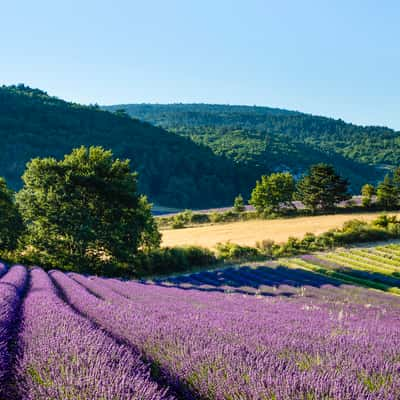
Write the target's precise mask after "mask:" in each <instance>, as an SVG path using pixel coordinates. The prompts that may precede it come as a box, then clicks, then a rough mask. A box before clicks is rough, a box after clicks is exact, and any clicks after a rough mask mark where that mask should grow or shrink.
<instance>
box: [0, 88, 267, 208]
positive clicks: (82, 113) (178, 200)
mask: <svg viewBox="0 0 400 400" xmlns="http://www.w3.org/2000/svg"><path fill="white" fill-rule="evenodd" d="M0 143H1V149H2V152H1V157H0V176H4V177H5V179H6V180H7V182H8V184H9V185H10V187H12V188H13V189H14V190H17V189H19V188H20V187H21V185H22V181H21V175H22V173H23V171H24V170H25V165H26V163H27V162H28V161H29V160H30V159H31V158H33V157H48V156H52V157H56V158H58V159H59V158H62V157H63V156H64V155H65V154H67V153H70V152H71V150H72V149H73V148H76V147H79V146H81V145H85V146H91V145H94V146H96V145H97V146H103V147H104V148H108V149H111V150H112V151H113V153H114V155H115V156H116V157H119V158H122V159H125V158H128V159H130V160H131V166H132V168H133V170H135V171H137V172H138V173H139V190H140V191H141V192H143V193H145V194H146V195H148V197H149V199H150V201H152V202H154V203H157V204H160V205H163V206H172V207H178V208H188V207H191V208H199V207H212V206H220V205H225V204H230V203H231V202H232V199H233V198H234V196H236V195H237V193H239V192H242V193H249V191H250V189H251V187H252V186H253V185H254V182H255V180H256V179H257V178H258V177H259V176H260V175H261V173H262V171H261V169H259V170H257V169H252V168H249V167H246V166H240V165H238V164H237V163H235V162H234V161H233V160H230V159H227V158H225V157H224V156H220V155H216V154H214V153H213V152H212V151H211V150H210V149H209V148H208V147H206V146H202V145H200V144H196V143H194V142H193V141H191V140H190V139H189V138H185V137H182V136H179V135H177V134H175V133H172V132H167V131H166V130H164V129H162V128H157V127H154V126H152V125H150V124H149V123H147V122H141V121H139V120H137V119H132V118H130V117H128V116H127V115H124V114H123V113H110V112H107V111H103V110H101V109H100V108H99V107H98V106H97V105H94V106H82V105H79V104H74V103H69V102H65V101H63V100H60V99H58V98H56V97H51V96H49V95H48V94H47V93H45V92H43V91H41V90H38V89H31V88H29V87H26V86H24V85H18V86H8V87H5V86H3V87H0Z"/></svg>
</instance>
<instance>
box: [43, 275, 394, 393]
mask: <svg viewBox="0 0 400 400" xmlns="http://www.w3.org/2000/svg"><path fill="white" fill-rule="evenodd" d="M272 272H273V271H271V273H272ZM238 273H240V271H238ZM288 273H290V271H288ZM51 275H52V278H53V279H54V280H55V281H56V282H57V284H58V285H59V286H60V287H61V288H62V290H63V292H64V293H65V294H66V297H67V299H68V300H69V302H71V303H72V304H73V305H74V307H76V308H77V309H79V310H80V311H81V312H82V313H84V314H85V315H87V316H88V317H90V318H91V319H92V320H94V321H96V323H97V324H99V325H101V326H103V327H104V328H105V329H107V331H109V332H111V333H112V334H113V335H114V336H115V337H119V338H121V339H124V340H125V341H127V342H128V343H130V344H131V345H133V346H135V347H136V348H137V349H138V351H140V352H142V353H143V354H145V355H146V358H147V359H149V360H151V361H152V362H153V363H154V364H155V365H157V367H158V372H159V374H160V375H161V376H162V378H163V379H164V380H166V381H167V382H168V383H169V384H170V385H171V386H172V387H174V388H175V389H176V390H177V391H178V392H180V393H181V394H183V395H184V397H185V398H202V399H204V398H205V399H396V398H399V396H400V374H399V368H400V346H399V345H400V330H399V328H400V303H399V300H398V299H397V298H395V297H391V296H388V295H385V294H380V293H374V292H369V291H367V290H365V289H361V288H354V287H349V286H347V287H343V288H342V287H338V286H334V285H331V284H323V283H322V282H321V284H320V285H319V288H316V287H315V286H313V285H305V287H304V290H303V291H298V289H296V288H295V291H296V294H295V295H293V296H291V297H288V298H286V297H283V296H246V297H243V295H237V294H233V295H232V294H231V295H226V294H221V293H212V292H207V291H198V290H182V289H180V288H165V287H162V286H159V285H144V284H139V283H135V282H124V283H122V282H120V281H117V280H105V279H101V278H86V277H83V276H80V275H76V274H70V276H66V275H64V274H62V273H60V272H54V273H52V274H51ZM210 286H211V285H210ZM287 286H288V287H290V285H287ZM85 288H87V289H88V290H89V291H90V292H91V293H94V294H95V295H96V296H97V297H95V296H92V297H91V300H90V301H88V299H87V294H86V297H84V293H87V292H85ZM280 289H281V288H278V289H277V290H280ZM285 290H286V289H285ZM303 293H310V295H309V296H306V295H303ZM82 299H84V300H82Z"/></svg>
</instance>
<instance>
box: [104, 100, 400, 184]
mask: <svg viewBox="0 0 400 400" xmlns="http://www.w3.org/2000/svg"><path fill="white" fill-rule="evenodd" d="M105 109H107V110H111V111H113V110H114V111H115V110H118V109H124V110H126V112H127V113H129V114H130V115H131V116H133V117H136V118H139V119H141V120H144V121H148V122H150V123H152V124H155V125H158V126H162V127H163V128H165V129H167V130H169V131H172V132H176V133H178V134H180V135H181V136H184V137H190V138H191V139H192V140H193V141H194V142H196V143H199V144H203V145H206V146H208V147H210V148H211V149H212V151H213V152H214V154H217V155H223V156H225V157H227V158H229V159H231V160H234V161H235V162H237V163H243V164H245V165H248V166H252V167H256V168H261V169H263V170H265V171H273V170H285V169H289V170H291V171H292V172H293V173H295V174H300V173H302V172H303V171H304V170H305V169H306V168H307V167H308V166H309V165H310V164H313V163H316V162H320V161H325V162H328V163H331V164H334V165H335V167H336V168H337V169H338V170H339V171H340V172H341V173H342V174H343V175H344V176H346V177H348V178H349V179H350V181H351V184H352V188H353V190H354V191H358V190H359V188H360V186H361V185H362V184H363V183H365V182H374V181H376V180H377V179H380V178H381V177H382V175H383V171H382V168H384V169H385V168H390V167H393V166H396V165H399V164H400V147H399V144H400V133H399V132H396V131H394V130H392V129H389V128H385V127H375V126H369V127H363V126H357V125H354V124H349V123H346V122H344V121H342V120H335V119H332V118H326V117H320V116H314V115H309V114H304V113H300V112H297V111H288V110H282V109H276V108H269V107H257V106H254V107H251V106H230V105H211V104H170V105H162V104H122V105H115V106H109V107H105Z"/></svg>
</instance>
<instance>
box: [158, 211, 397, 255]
mask: <svg viewBox="0 0 400 400" xmlns="http://www.w3.org/2000/svg"><path fill="white" fill-rule="evenodd" d="M378 215H379V213H353V214H351V215H349V214H346V213H343V214H335V215H322V216H312V217H297V218H289V219H288V218H280V219H272V220H251V221H241V222H232V223H226V224H221V223H220V224H215V225H207V226H199V227H193V228H184V229H167V230H162V235H163V237H162V245H163V246H176V245H185V244H186V245H199V246H204V247H208V248H212V247H214V246H215V245H216V244H217V243H219V242H226V241H232V242H233V243H238V244H240V245H247V246H254V245H255V243H256V242H257V241H260V240H264V239H272V240H274V241H276V242H283V241H285V240H287V239H288V238H289V237H298V238H301V237H303V236H304V234H305V233H307V232H312V233H315V234H320V233H323V232H326V231H327V230H329V229H332V228H338V227H340V226H341V225H342V224H343V223H344V222H346V221H348V220H349V219H354V218H358V219H362V220H365V221H372V220H374V219H375V218H376V217H377V216H378ZM396 215H399V214H396Z"/></svg>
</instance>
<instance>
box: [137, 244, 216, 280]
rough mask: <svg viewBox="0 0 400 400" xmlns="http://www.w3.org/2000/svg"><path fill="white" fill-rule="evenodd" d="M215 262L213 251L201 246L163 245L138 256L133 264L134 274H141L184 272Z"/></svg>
mask: <svg viewBox="0 0 400 400" xmlns="http://www.w3.org/2000/svg"><path fill="white" fill-rule="evenodd" d="M216 262H217V258H216V257H215V255H214V253H213V252H212V251H210V250H209V249H206V248H203V247H198V246H184V247H164V248H160V249H156V250H154V251H151V252H149V253H148V254H146V255H145V256H143V257H140V258H139V259H138V260H137V262H136V263H135V264H134V274H135V275H136V276H141V275H149V274H156V275H163V274H170V273H174V272H184V271H187V270H190V269H193V268H194V267H204V266H209V265H213V264H215V263H216Z"/></svg>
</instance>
